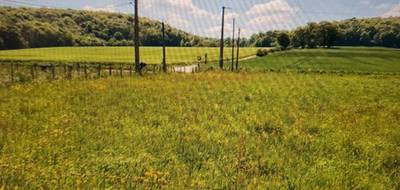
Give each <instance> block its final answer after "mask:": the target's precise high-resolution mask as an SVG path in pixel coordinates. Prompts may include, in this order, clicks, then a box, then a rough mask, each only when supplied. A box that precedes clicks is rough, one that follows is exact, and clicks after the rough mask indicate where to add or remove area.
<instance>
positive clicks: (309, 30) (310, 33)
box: [305, 22, 318, 48]
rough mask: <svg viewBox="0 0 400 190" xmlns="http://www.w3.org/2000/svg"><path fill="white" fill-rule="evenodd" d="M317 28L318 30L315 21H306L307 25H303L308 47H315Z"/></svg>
mask: <svg viewBox="0 0 400 190" xmlns="http://www.w3.org/2000/svg"><path fill="white" fill-rule="evenodd" d="M317 30H318V24H317V23H314V22H312V23H308V24H307V26H306V27H305V32H306V34H307V35H306V36H305V42H306V45H307V47H308V48H315V47H316V46H317V44H318V40H317Z"/></svg>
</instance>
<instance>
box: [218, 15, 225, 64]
mask: <svg viewBox="0 0 400 190" xmlns="http://www.w3.org/2000/svg"><path fill="white" fill-rule="evenodd" d="M225 8H226V7H222V24H221V42H220V49H219V67H220V68H221V69H224V29H225V27H224V24H225Z"/></svg>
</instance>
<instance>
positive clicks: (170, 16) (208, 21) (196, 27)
mask: <svg viewBox="0 0 400 190" xmlns="http://www.w3.org/2000/svg"><path fill="white" fill-rule="evenodd" d="M142 14H143V15H144V16H148V17H150V18H153V19H157V20H163V21H165V22H166V23H168V24H169V25H171V26H174V27H177V28H179V29H182V30H184V31H187V32H191V33H194V34H198V35H203V36H208V34H209V33H208V28H209V27H211V26H214V25H215V24H217V23H218V19H219V17H220V16H219V15H216V14H213V13H212V12H209V11H207V10H205V9H202V8H200V7H198V6H197V5H195V4H194V3H193V1H192V0H146V1H145V2H144V3H143V4H142Z"/></svg>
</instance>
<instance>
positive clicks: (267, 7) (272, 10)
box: [246, 0, 299, 31]
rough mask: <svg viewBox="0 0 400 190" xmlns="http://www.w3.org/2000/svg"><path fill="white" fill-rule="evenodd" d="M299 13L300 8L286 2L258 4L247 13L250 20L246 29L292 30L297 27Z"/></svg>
mask: <svg viewBox="0 0 400 190" xmlns="http://www.w3.org/2000/svg"><path fill="white" fill-rule="evenodd" d="M298 12H299V8H298V7H293V6H291V5H290V4H289V3H288V2H287V1H286V0H272V1H269V2H267V3H263V4H257V5H254V6H253V7H251V8H250V9H249V10H248V11H247V12H246V16H247V17H248V18H249V21H248V22H247V24H246V28H247V29H251V30H253V31H265V30H274V29H290V28H293V27H294V26H296V25H297V23H296V21H298V16H299V15H298Z"/></svg>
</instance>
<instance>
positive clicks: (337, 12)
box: [0, 0, 400, 37]
mask: <svg viewBox="0 0 400 190" xmlns="http://www.w3.org/2000/svg"><path fill="white" fill-rule="evenodd" d="M129 1H130V0H86V1H82V0H68V1H67V0H0V5H10V6H32V7H52V8H72V9H83V10H92V11H109V12H123V13H132V12H133V7H132V5H130V4H129ZM139 6H140V9H139V14H140V16H145V17H149V18H152V19H156V20H159V21H164V22H166V23H168V24H169V25H171V26H174V27H176V28H179V29H182V30H184V31H187V32H190V33H193V34H196V35H200V36H206V37H218V36H219V35H220V31H221V26H220V25H221V16H222V14H221V9H222V8H221V7H222V6H226V7H229V8H228V9H226V15H225V22H226V24H225V32H227V35H228V36H229V34H230V33H232V28H233V27H232V22H233V19H234V18H235V20H236V27H240V28H241V31H242V36H245V37H249V36H250V35H251V34H254V33H257V32H262V31H268V30H290V29H293V28H296V27H298V26H300V25H304V24H306V23H307V22H318V21H323V20H328V21H332V20H343V19H348V18H353V17H357V18H367V17H390V16H400V0H139Z"/></svg>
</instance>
